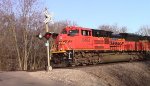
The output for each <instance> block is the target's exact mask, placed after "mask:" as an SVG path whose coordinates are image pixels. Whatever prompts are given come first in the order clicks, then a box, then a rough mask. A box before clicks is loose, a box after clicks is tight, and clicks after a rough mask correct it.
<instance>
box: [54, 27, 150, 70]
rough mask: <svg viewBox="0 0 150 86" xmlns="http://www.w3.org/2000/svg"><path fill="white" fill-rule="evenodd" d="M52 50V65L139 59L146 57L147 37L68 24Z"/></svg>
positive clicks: (149, 50) (148, 43) (147, 50)
mask: <svg viewBox="0 0 150 86" xmlns="http://www.w3.org/2000/svg"><path fill="white" fill-rule="evenodd" d="M51 51H52V57H51V65H52V66H53V67H63V66H76V65H89V64H99V63H106V62H118V61H134V60H142V59H146V58H149V56H148V54H149V52H150V37H149V36H141V35H136V34H131V33H120V34H113V32H111V31H105V30H97V29H90V28H83V27H76V26H68V27H66V28H64V29H63V30H62V32H61V33H60V34H59V35H58V36H57V37H56V39H55V41H54V45H53V47H52V49H51Z"/></svg>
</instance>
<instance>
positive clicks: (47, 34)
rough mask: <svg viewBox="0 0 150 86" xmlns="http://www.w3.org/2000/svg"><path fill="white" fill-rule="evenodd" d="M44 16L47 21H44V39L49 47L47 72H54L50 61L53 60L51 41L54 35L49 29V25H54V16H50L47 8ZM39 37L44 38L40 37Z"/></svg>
mask: <svg viewBox="0 0 150 86" xmlns="http://www.w3.org/2000/svg"><path fill="white" fill-rule="evenodd" d="M44 15H45V20H44V23H45V26H46V34H45V35H44V37H45V38H46V43H45V45H46V47H47V71H51V70H52V67H51V66H50V60H51V51H50V46H49V45H50V44H49V39H50V38H51V36H52V33H50V32H49V28H48V23H49V22H50V23H53V20H52V15H51V14H49V12H48V10H47V8H45V11H44ZM39 37H42V36H40V35H39Z"/></svg>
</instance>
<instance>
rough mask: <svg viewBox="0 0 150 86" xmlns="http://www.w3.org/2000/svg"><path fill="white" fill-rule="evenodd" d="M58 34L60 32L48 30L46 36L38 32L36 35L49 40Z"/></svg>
mask: <svg viewBox="0 0 150 86" xmlns="http://www.w3.org/2000/svg"><path fill="white" fill-rule="evenodd" d="M57 36H58V33H54V32H46V33H45V35H44V36H42V34H41V33H40V34H38V35H36V37H38V38H39V39H42V38H43V37H44V38H45V39H47V40H49V38H51V37H52V38H53V39H56V38H57Z"/></svg>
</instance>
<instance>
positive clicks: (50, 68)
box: [46, 23, 52, 71]
mask: <svg viewBox="0 0 150 86" xmlns="http://www.w3.org/2000/svg"><path fill="white" fill-rule="evenodd" d="M46 32H48V23H46ZM46 43H47V71H51V70H52V67H51V66H50V60H51V59H50V48H49V47H50V46H49V45H50V44H49V40H47V42H46Z"/></svg>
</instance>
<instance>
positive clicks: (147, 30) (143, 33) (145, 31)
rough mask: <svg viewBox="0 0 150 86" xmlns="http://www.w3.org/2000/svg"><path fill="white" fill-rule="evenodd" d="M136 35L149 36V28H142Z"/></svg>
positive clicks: (146, 26)
mask: <svg viewBox="0 0 150 86" xmlns="http://www.w3.org/2000/svg"><path fill="white" fill-rule="evenodd" d="M136 33H137V34H140V35H143V36H150V26H148V25H145V26H142V27H141V28H140V29H139V30H138V32H136Z"/></svg>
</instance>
